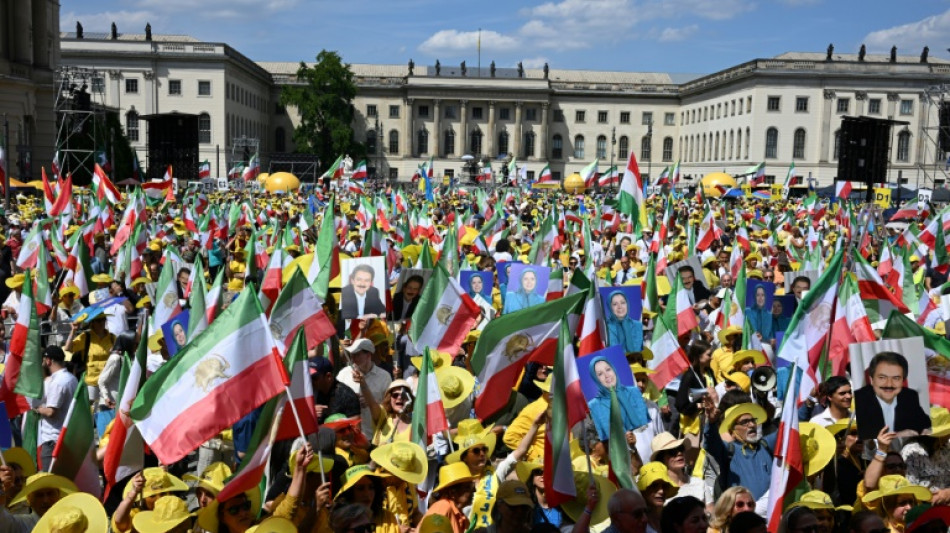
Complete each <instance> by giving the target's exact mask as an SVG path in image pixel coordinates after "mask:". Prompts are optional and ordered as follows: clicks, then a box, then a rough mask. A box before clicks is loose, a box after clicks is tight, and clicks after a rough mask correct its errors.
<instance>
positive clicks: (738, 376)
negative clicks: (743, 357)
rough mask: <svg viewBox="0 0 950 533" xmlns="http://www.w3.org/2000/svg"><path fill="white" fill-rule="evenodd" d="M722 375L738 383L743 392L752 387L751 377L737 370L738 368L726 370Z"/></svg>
mask: <svg viewBox="0 0 950 533" xmlns="http://www.w3.org/2000/svg"><path fill="white" fill-rule="evenodd" d="M723 377H724V378H725V379H728V380H729V381H731V382H733V383H735V384H736V385H738V386H739V388H740V389H742V390H743V391H744V392H749V388H750V387H752V379H751V378H750V377H749V375H748V374H746V373H745V372H739V371H738V370H736V371H735V372H727V373H726V374H724V375H723Z"/></svg>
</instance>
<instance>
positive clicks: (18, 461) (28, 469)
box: [3, 447, 36, 478]
mask: <svg viewBox="0 0 950 533" xmlns="http://www.w3.org/2000/svg"><path fill="white" fill-rule="evenodd" d="M3 460H4V461H6V462H7V464H8V465H10V464H12V465H18V466H19V467H20V468H21V469H22V470H23V477H25V478H28V477H30V476H32V475H33V474H35V473H36V463H34V462H33V458H32V457H30V454H29V453H28V452H27V451H26V450H24V449H23V448H20V447H13V448H10V449H9V450H4V452H3Z"/></svg>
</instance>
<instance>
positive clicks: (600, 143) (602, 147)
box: [597, 135, 607, 159]
mask: <svg viewBox="0 0 950 533" xmlns="http://www.w3.org/2000/svg"><path fill="white" fill-rule="evenodd" d="M597 157H598V158H600V159H607V137H605V136H603V135H600V136H598V137H597Z"/></svg>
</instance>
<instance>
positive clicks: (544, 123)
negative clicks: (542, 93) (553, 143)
mask: <svg viewBox="0 0 950 533" xmlns="http://www.w3.org/2000/svg"><path fill="white" fill-rule="evenodd" d="M550 107H551V104H549V103H548V102H542V103H541V135H538V157H539V158H540V159H541V160H542V161H547V160H548V159H549V155H548V111H549V108H550Z"/></svg>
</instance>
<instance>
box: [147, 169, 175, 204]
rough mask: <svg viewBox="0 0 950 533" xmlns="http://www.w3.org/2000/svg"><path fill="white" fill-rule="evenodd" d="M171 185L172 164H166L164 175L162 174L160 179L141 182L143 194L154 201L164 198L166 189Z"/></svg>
mask: <svg viewBox="0 0 950 533" xmlns="http://www.w3.org/2000/svg"><path fill="white" fill-rule="evenodd" d="M172 185H173V182H172V166H171V165H168V168H167V169H165V175H164V176H162V179H161V180H159V181H149V182H145V183H143V184H142V190H143V191H145V196H147V197H148V198H149V199H150V200H152V201H153V202H155V201H158V200H161V199H162V198H164V197H165V195H166V194H167V191H168V190H169V189H171V188H172Z"/></svg>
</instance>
